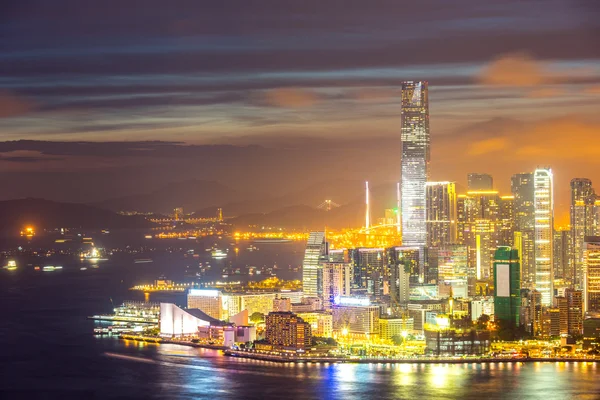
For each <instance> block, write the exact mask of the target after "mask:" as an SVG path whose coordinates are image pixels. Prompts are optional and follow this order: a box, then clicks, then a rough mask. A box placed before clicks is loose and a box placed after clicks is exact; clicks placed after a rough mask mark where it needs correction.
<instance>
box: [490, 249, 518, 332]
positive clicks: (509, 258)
mask: <svg viewBox="0 0 600 400" xmlns="http://www.w3.org/2000/svg"><path fill="white" fill-rule="evenodd" d="M494 258H495V261H494V313H495V315H496V319H497V320H500V321H503V323H506V324H508V325H510V326H514V327H516V326H519V325H520V321H519V317H520V313H521V276H520V275H521V266H520V263H519V253H518V252H517V250H516V249H512V248H510V247H508V246H501V247H499V248H498V249H497V250H496V253H495V257H494Z"/></svg>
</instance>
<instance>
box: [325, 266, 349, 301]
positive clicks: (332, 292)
mask: <svg viewBox="0 0 600 400" xmlns="http://www.w3.org/2000/svg"><path fill="white" fill-rule="evenodd" d="M322 268H323V306H324V307H325V309H328V310H329V309H331V306H332V305H333V304H334V302H335V298H336V297H340V296H350V287H351V283H352V269H353V268H352V264H351V263H337V262H326V263H323V265H322Z"/></svg>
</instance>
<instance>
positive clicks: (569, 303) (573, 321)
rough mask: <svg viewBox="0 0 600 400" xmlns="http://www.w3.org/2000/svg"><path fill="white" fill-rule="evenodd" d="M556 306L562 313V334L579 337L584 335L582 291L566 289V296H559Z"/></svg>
mask: <svg viewBox="0 0 600 400" xmlns="http://www.w3.org/2000/svg"><path fill="white" fill-rule="evenodd" d="M555 299H556V305H557V307H558V310H559V313H560V334H561V335H564V336H567V335H568V336H579V335H581V334H582V333H583V293H582V291H581V290H574V289H566V290H565V295H564V296H557V297H556V298H555Z"/></svg>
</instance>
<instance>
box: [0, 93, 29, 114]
mask: <svg viewBox="0 0 600 400" xmlns="http://www.w3.org/2000/svg"><path fill="white" fill-rule="evenodd" d="M31 110H33V104H32V103H30V102H28V101H26V100H24V99H22V98H21V97H18V96H16V95H14V94H13V93H11V92H7V91H0V118H9V117H16V116H18V115H22V114H26V113H28V112H30V111H31Z"/></svg>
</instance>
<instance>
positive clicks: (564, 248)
mask: <svg viewBox="0 0 600 400" xmlns="http://www.w3.org/2000/svg"><path fill="white" fill-rule="evenodd" d="M572 249H573V241H572V239H571V230H570V229H566V228H559V229H556V230H555V231H554V279H563V280H564V281H565V282H568V283H571V282H574V276H573V273H574V269H573V261H574V257H573V250H572ZM582 268H583V266H582Z"/></svg>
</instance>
